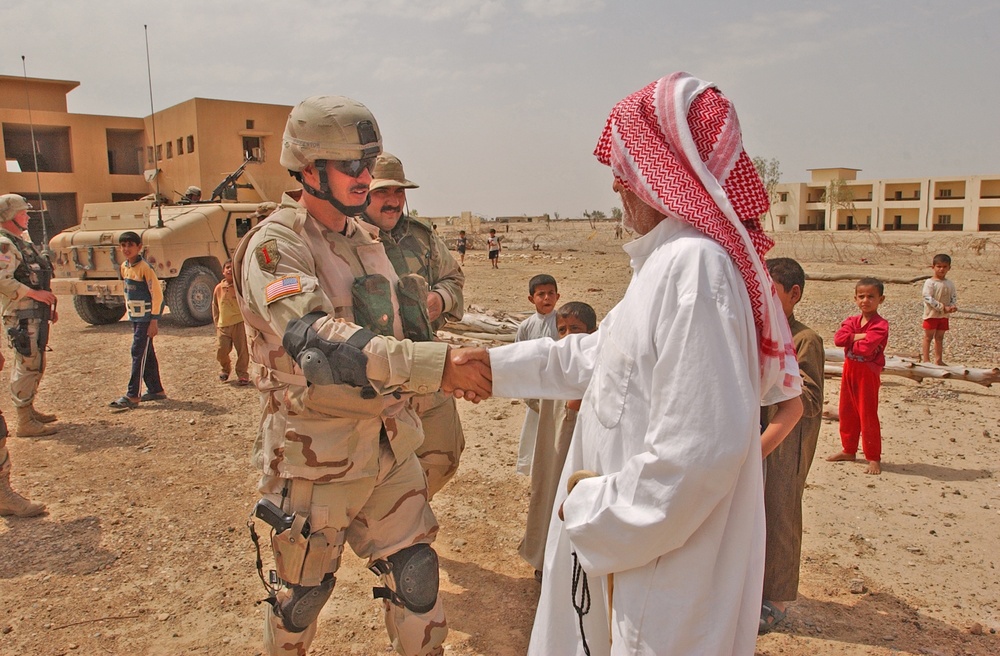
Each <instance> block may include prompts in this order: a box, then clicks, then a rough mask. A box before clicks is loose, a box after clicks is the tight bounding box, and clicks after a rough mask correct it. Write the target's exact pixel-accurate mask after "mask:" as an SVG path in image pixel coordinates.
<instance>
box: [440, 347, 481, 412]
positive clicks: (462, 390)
mask: <svg viewBox="0 0 1000 656" xmlns="http://www.w3.org/2000/svg"><path fill="white" fill-rule="evenodd" d="M441 389H442V390H443V391H445V392H448V393H449V394H452V395H454V397H455V398H456V399H461V398H464V399H466V400H467V401H472V402H473V403H479V402H480V401H482V400H483V399H486V398H489V396H490V395H491V394H492V393H493V372H492V370H491V369H490V354H489V351H487V350H486V349H484V348H460V349H453V348H449V349H448V356H447V357H446V358H445V361H444V374H443V375H442V376H441Z"/></svg>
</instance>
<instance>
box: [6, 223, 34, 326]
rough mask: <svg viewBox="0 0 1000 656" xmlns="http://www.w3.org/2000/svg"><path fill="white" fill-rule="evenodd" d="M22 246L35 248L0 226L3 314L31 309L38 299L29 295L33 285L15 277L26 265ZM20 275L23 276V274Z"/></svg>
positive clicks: (7, 314) (8, 314)
mask: <svg viewBox="0 0 1000 656" xmlns="http://www.w3.org/2000/svg"><path fill="white" fill-rule="evenodd" d="M22 248H31V249H34V248H35V246H34V244H32V243H31V242H29V241H25V240H24V239H22V238H20V237H18V236H17V235H15V234H12V233H10V232H8V231H7V230H4V229H2V228H0V313H2V314H3V316H10V315H13V314H14V313H15V312H16V311H17V310H30V309H32V308H34V307H36V301H34V300H32V299H31V298H29V297H28V295H27V294H28V292H29V291H31V289H32V288H33V287H32V286H31V285H27V284H25V283H24V282H22V281H20V280H18V279H17V278H16V277H15V274H16V273H17V270H18V268H19V267H21V266H22V265H24V255H23V254H22V252H21V249H22ZM20 277H23V274H22V275H21V276H20ZM38 288H39V289H41V287H38Z"/></svg>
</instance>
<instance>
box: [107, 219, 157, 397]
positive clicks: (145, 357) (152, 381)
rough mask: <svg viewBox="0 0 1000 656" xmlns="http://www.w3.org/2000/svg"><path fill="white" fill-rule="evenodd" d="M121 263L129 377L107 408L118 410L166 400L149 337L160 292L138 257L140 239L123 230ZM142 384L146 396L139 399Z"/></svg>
mask: <svg viewBox="0 0 1000 656" xmlns="http://www.w3.org/2000/svg"><path fill="white" fill-rule="evenodd" d="M118 243H119V245H120V246H121V249H122V256H124V258H125V261H124V262H122V265H121V274H122V280H124V281H125V307H126V309H127V310H128V318H129V321H131V322H132V375H131V377H130V378H129V380H128V391H127V392H126V393H125V396H123V397H121V398H119V399H116V400H114V401H112V402H111V403H110V404H109V405H110V406H111V407H112V408H118V409H119V410H131V409H132V408H135V407H136V406H138V405H139V402H140V401H160V400H163V399H165V398H167V395H166V393H165V392H164V391H163V384H162V383H161V382H160V364H159V362H158V361H157V359H156V351H154V350H153V338H154V337H156V334H157V332H159V324H158V320H159V318H160V314H162V312H163V307H164V306H163V289H162V288H161V287H160V280H159V278H157V277H156V273H154V272H153V268H152V267H151V266H149V264H148V263H147V262H146V260H144V259H143V258H142V238H141V237H140V236H139V235H138V233H135V232H132V231H127V232H123V233H122V234H121V235H120V236H119V237H118ZM143 382H145V384H146V393H145V394H143V395H142V396H139V389H140V385H142V383H143Z"/></svg>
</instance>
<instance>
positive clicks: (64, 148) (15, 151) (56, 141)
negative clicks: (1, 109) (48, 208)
mask: <svg viewBox="0 0 1000 656" xmlns="http://www.w3.org/2000/svg"><path fill="white" fill-rule="evenodd" d="M32 131H34V141H32ZM3 148H4V151H5V152H6V155H7V157H6V159H7V161H8V162H9V161H11V160H16V161H17V166H18V167H20V169H21V171H22V172H25V173H26V172H28V171H40V172H42V173H72V172H73V160H72V157H71V148H70V138H69V128H68V127H64V126H56V125H51V126H50V125H36V126H34V128H32V126H31V125H21V124H14V123H4V124H3ZM36 164H37V168H36ZM5 191H6V190H5Z"/></svg>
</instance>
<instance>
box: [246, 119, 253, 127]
mask: <svg viewBox="0 0 1000 656" xmlns="http://www.w3.org/2000/svg"><path fill="white" fill-rule="evenodd" d="M247 130H253V119H251V118H248V119H247Z"/></svg>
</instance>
